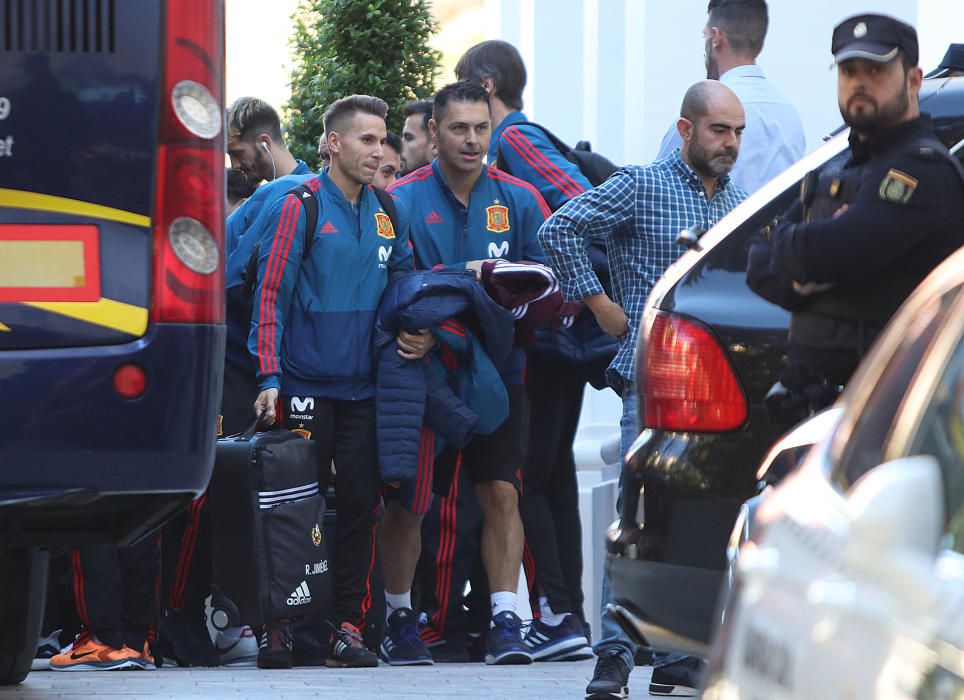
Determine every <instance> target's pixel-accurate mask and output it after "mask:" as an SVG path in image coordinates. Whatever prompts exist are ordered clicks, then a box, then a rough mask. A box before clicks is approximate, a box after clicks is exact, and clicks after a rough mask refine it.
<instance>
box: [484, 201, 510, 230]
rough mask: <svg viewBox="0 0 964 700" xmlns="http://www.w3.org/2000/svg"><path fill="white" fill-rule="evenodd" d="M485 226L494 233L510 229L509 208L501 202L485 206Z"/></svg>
mask: <svg viewBox="0 0 964 700" xmlns="http://www.w3.org/2000/svg"><path fill="white" fill-rule="evenodd" d="M485 214H486V221H485V227H486V228H487V229H488V230H490V231H492V232H493V233H505V232H506V231H508V230H509V208H508V207H504V206H502V205H501V204H493V205H492V206H491V207H486V208H485Z"/></svg>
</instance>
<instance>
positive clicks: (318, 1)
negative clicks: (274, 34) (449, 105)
mask: <svg viewBox="0 0 964 700" xmlns="http://www.w3.org/2000/svg"><path fill="white" fill-rule="evenodd" d="M292 21H293V23H294V35H293V36H292V38H291V48H292V54H293V58H294V68H293V69H292V71H291V99H290V100H289V101H288V103H287V104H286V105H285V107H284V121H285V127H286V136H285V140H286V142H287V144H288V148H289V149H290V150H291V154H292V155H293V156H294V157H295V158H300V159H302V160H304V161H305V162H307V163H317V161H318V156H317V146H318V138H319V137H320V136H321V134H322V132H323V131H324V129H323V127H322V115H323V114H324V113H325V110H326V109H327V108H328V105H330V104H331V103H332V102H334V101H335V100H337V99H338V98H340V97H345V96H347V95H352V94H363V95H374V96H376V97H380V98H382V99H383V100H385V101H386V102H387V103H388V108H389V112H388V129H389V130H390V131H394V132H395V133H399V134H400V133H401V128H402V124H403V122H404V118H403V116H402V106H403V105H404V104H405V103H406V102H407V101H409V100H418V99H425V98H427V97H431V96H432V95H433V94H434V92H435V80H436V76H437V75H438V73H439V64H440V61H441V54H440V53H439V52H438V51H436V50H435V49H432V48H430V47H429V45H428V41H429V38H430V37H431V36H432V35H433V34H434V33H435V32H436V31H437V30H438V22H437V21H436V20H435V18H434V17H432V14H431V0H300V2H299V4H298V9H297V10H296V11H295V14H294V15H293V16H292Z"/></svg>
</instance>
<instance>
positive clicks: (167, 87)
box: [151, 0, 224, 323]
mask: <svg viewBox="0 0 964 700" xmlns="http://www.w3.org/2000/svg"><path fill="white" fill-rule="evenodd" d="M164 25H165V26H164V39H163V41H164V49H163V68H162V75H163V82H162V86H163V87H162V89H163V91H164V92H163V95H164V98H163V99H162V100H161V114H160V124H159V133H158V153H157V177H156V184H155V203H154V217H153V224H154V299H153V304H152V309H151V319H152V321H154V322H161V323H163V322H167V323H221V322H223V321H224V260H223V254H222V251H223V250H224V115H223V113H222V109H221V105H222V104H223V103H224V3H223V1H218V0H214V1H211V2H195V1H194V0H168V2H167V3H166V10H165V18H164Z"/></svg>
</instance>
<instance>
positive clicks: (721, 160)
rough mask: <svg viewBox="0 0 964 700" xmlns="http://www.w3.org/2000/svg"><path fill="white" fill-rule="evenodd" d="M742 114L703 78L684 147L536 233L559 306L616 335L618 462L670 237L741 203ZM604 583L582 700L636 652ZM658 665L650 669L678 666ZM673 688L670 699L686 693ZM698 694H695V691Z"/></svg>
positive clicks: (618, 681) (601, 691) (689, 99)
mask: <svg viewBox="0 0 964 700" xmlns="http://www.w3.org/2000/svg"><path fill="white" fill-rule="evenodd" d="M744 126H745V115H744V112H743V106H742V105H741V104H740V100H739V99H738V98H737V96H736V95H735V94H734V93H733V91H732V90H730V89H729V88H728V87H726V86H725V85H723V84H722V83H720V82H718V81H716V80H704V81H702V82H699V83H696V84H695V85H693V86H691V87H690V88H689V90H687V91H686V95H685V96H684V98H683V104H682V106H681V108H680V118H679V121H678V122H677V125H676V127H677V129H678V130H679V134H680V137H681V138H682V141H683V145H682V146H681V147H680V149H679V150H678V151H673V152H672V153H671V154H670V155H669V156H667V157H666V158H663V159H662V160H657V161H655V162H653V163H650V164H649V165H644V166H629V167H626V168H622V169H621V170H619V171H618V172H617V173H616V174H615V175H613V176H612V177H611V178H609V179H608V180H607V181H606V182H605V183H603V184H602V185H600V186H599V187H596V188H594V189H592V190H589V191H587V192H584V193H583V194H581V195H579V196H577V197H575V198H573V199H571V200H570V201H569V202H568V203H567V204H565V205H564V206H563V207H562V208H561V209H559V210H558V211H557V212H556V213H555V214H553V215H552V216H551V217H550V218H549V219H548V220H547V221H546V222H545V224H543V226H542V228H541V229H540V230H539V241H540V243H542V246H543V248H544V249H545V251H546V255H547V257H548V259H549V263H550V264H551V265H552V267H553V269H555V271H556V274H557V275H558V276H559V279H560V281H561V282H562V289H563V292H564V293H565V295H566V298H567V299H569V300H573V301H582V302H584V303H585V304H586V306H588V307H589V308H590V310H591V311H592V312H593V314H595V316H596V320H597V321H598V322H599V325H600V327H602V329H603V330H604V331H606V332H607V333H609V334H611V335H613V336H615V337H616V338H617V340H618V341H619V350H618V352H617V353H616V357H615V359H614V360H613V362H612V364H610V365H609V369H608V370H607V372H606V379H607V381H608V382H609V384H610V386H612V387H613V388H614V389H615V390H616V392H617V393H619V394H621V395H622V398H623V416H622V420H621V421H620V427H621V431H622V432H621V440H620V447H621V450H622V454H625V453H626V451H627V450H628V449H629V446H630V444H631V443H632V441H633V440H634V439H635V438H636V434H637V432H638V422H637V410H636V387H635V384H634V382H635V378H634V374H633V351H634V349H635V347H636V333H637V329H638V325H639V320H640V317H641V315H642V312H643V305H644V304H645V302H646V297H647V296H648V295H649V291H650V289H652V287H653V284H655V282H656V280H658V279H659V278H660V276H661V275H662V274H663V271H664V270H665V269H666V268H667V267H669V266H670V264H671V263H673V261H675V260H676V258H677V257H678V256H679V253H680V250H681V248H680V247H679V245H677V244H676V237H677V235H678V234H679V232H680V230H681V229H684V228H688V227H690V226H693V225H698V226H702V227H703V228H706V229H709V228H710V227H711V226H713V225H714V224H716V222H717V221H719V220H720V219H722V218H723V217H724V216H726V215H727V214H728V213H729V212H730V210H732V209H733V207H735V206H736V205H737V204H739V203H740V202H742V201H743V200H744V199H745V198H746V193H745V192H744V191H743V190H741V189H740V188H739V187H737V186H736V185H734V184H732V183H731V182H730V180H729V176H728V173H729V172H730V170H732V169H733V165H734V164H735V163H736V159H737V156H738V155H739V152H740V137H741V135H742V133H743V128H744ZM599 237H605V238H606V244H607V247H608V250H609V266H610V271H611V273H612V286H613V298H612V299H610V298H609V296H608V295H607V294H606V293H605V291H604V290H603V287H602V284H600V282H599V280H598V279H597V278H596V275H595V273H593V269H592V265H591V264H590V263H589V257H588V255H587V254H586V251H587V250H588V247H589V241H590V239H591V238H599ZM610 602H612V601H611V593H610V589H609V581H608V579H607V578H606V577H605V576H604V578H603V590H602V636H601V639H599V641H597V642H596V645H595V647H594V648H593V650H594V651H595V652H596V656H597V657H598V658H597V660H596V670H595V672H594V674H593V679H592V682H590V684H589V686H588V687H587V688H586V697H587V698H593V699H594V700H596V699H601V698H606V699H608V698H624V697H626V696H627V694H628V682H629V672H630V670H631V669H632V668H633V665H634V656H635V653H636V644H635V643H634V642H632V641H631V640H630V639H629V637H628V636H626V634H625V632H623V631H622V630H621V629H620V628H619V626H618V625H617V624H616V622H615V621H614V620H613V619H612V616H611V615H610V614H609V612H608V611H607V610H606V605H607V604H608V603H610ZM679 661H680V657H665V658H662V659H661V660H660V661H659V662H658V663H657V668H656V669H655V670H654V672H653V673H654V676H653V677H654V679H655V678H656V677H657V674H658V673H659V672H660V664H664V663H665V664H669V663H676V662H679ZM683 686H684V687H679V684H677V690H678V691H679V692H676V694H677V695H679V694H681V693H685V692H686V691H687V687H685V684H683ZM694 692H695V691H694Z"/></svg>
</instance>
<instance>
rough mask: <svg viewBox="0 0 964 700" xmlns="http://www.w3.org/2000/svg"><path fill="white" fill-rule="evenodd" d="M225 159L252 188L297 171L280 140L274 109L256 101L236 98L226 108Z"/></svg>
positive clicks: (301, 167) (301, 165)
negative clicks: (228, 158)
mask: <svg viewBox="0 0 964 700" xmlns="http://www.w3.org/2000/svg"><path fill="white" fill-rule="evenodd" d="M227 122H228V144H227V148H228V156H229V157H230V158H231V167H232V168H237V169H238V170H240V171H242V172H243V173H244V174H245V176H246V177H247V178H248V179H249V180H250V181H251V182H252V183H254V184H258V183H259V182H261V181H262V180H268V181H269V182H270V181H271V180H275V179H277V178H279V177H281V176H282V175H289V174H291V173H293V172H298V171H299V170H301V171H302V172H304V173H308V172H310V171H309V170H308V166H306V165H305V164H304V162H303V161H299V160H295V158H294V156H292V155H291V153H289V152H288V146H287V145H285V142H284V139H283V138H282V136H281V120H280V119H279V118H278V113H277V112H276V111H275V110H274V108H273V107H272V106H271V105H269V104H268V103H267V102H265V101H264V100H259V99H258V98H257V97H239V98H238V99H237V100H236V101H235V102H234V104H232V105H231V106H230V107H229V108H228V116H227Z"/></svg>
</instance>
